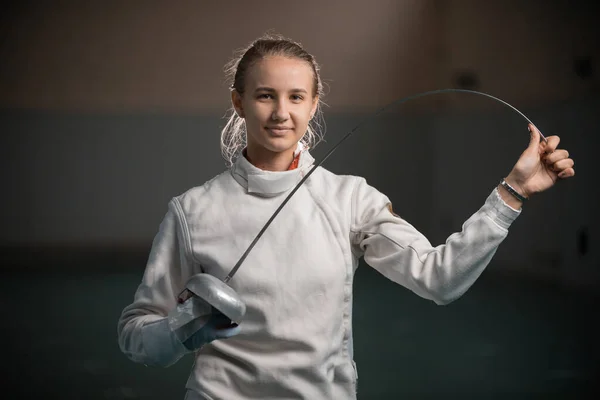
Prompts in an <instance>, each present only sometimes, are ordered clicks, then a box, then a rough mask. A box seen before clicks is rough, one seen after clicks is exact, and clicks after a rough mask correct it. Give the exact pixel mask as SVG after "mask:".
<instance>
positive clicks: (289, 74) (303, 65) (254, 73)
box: [246, 56, 314, 92]
mask: <svg viewBox="0 0 600 400" xmlns="http://www.w3.org/2000/svg"><path fill="white" fill-rule="evenodd" d="M313 79H314V78H313V71H312V68H311V67H310V65H309V64H308V63H307V62H306V61H303V60H299V59H297V58H289V57H282V56H270V57H265V58H263V59H262V60H260V61H257V62H256V63H255V64H254V65H252V66H251V67H250V69H249V70H248V74H247V75H246V85H247V87H248V89H250V90H252V89H253V88H256V87H260V86H268V87H271V88H273V89H276V90H286V89H305V90H306V91H309V92H310V91H311V90H312V87H313Z"/></svg>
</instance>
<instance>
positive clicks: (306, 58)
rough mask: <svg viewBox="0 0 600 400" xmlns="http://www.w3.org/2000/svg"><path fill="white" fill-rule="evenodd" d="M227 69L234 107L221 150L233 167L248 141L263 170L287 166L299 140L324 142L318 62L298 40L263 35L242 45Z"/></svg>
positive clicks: (310, 145) (311, 143) (251, 155)
mask: <svg viewBox="0 0 600 400" xmlns="http://www.w3.org/2000/svg"><path fill="white" fill-rule="evenodd" d="M226 71H227V75H228V78H229V82H230V85H231V98H232V104H233V107H232V109H231V110H230V113H231V115H230V117H229V121H228V123H227V125H226V126H225V128H224V129H223V131H222V132H221V151H222V154H223V157H224V158H225V160H226V162H227V164H228V165H229V166H231V165H232V164H233V163H234V162H235V159H236V158H237V157H239V156H240V154H241V152H242V150H243V149H244V148H245V147H246V146H247V152H248V154H247V157H248V158H249V159H251V160H252V162H253V163H255V162H256V163H257V164H260V165H261V168H263V169H265V170H285V169H287V167H288V166H289V164H290V162H291V160H292V159H293V158H294V157H293V154H294V150H296V143H298V142H300V143H302V145H303V148H306V149H309V148H314V147H315V146H316V145H317V144H318V143H319V142H320V140H321V138H322V134H323V132H321V129H322V126H323V125H324V124H322V123H321V120H322V114H321V107H320V105H321V98H322V97H323V86H322V83H321V76H320V74H319V65H318V64H317V62H316V60H315V58H314V57H313V56H312V55H311V54H309V53H308V52H306V51H305V50H304V49H303V48H302V46H301V45H300V44H299V43H296V42H293V41H291V40H287V39H285V38H283V37H282V36H279V35H266V36H263V37H261V38H259V39H258V40H256V41H254V42H253V43H252V44H251V45H250V46H249V47H247V48H246V49H244V50H242V52H241V53H240V54H239V55H238V56H237V57H235V58H234V59H233V60H232V61H231V62H230V63H229V64H228V66H227V69H226ZM286 146H287V147H286ZM286 163H287V165H285V164H286Z"/></svg>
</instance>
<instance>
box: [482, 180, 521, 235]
mask: <svg viewBox="0 0 600 400" xmlns="http://www.w3.org/2000/svg"><path fill="white" fill-rule="evenodd" d="M484 208H485V211H486V214H488V215H489V216H490V217H491V218H492V220H493V221H494V222H495V223H496V224H498V225H500V226H501V227H503V228H504V229H508V228H509V227H510V225H511V224H512V223H513V222H514V220H515V219H517V217H518V216H519V215H520V214H521V211H522V210H515V209H514V208H512V207H511V206H509V205H508V204H506V202H505V201H504V200H502V197H500V193H498V188H497V187H496V188H494V190H493V191H492V193H490V195H489V196H488V198H487V200H486V201H485V207H484Z"/></svg>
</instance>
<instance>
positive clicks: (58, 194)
mask: <svg viewBox="0 0 600 400" xmlns="http://www.w3.org/2000/svg"><path fill="white" fill-rule="evenodd" d="M283 4H284V3H282V2H280V1H275V0H272V1H271V0H268V1H263V2H260V4H256V3H251V2H237V3H235V4H233V3H218V2H193V1H182V2H176V3H170V2H161V1H154V0H151V1H143V2H142V1H128V2H121V1H116V0H110V1H102V2H85V3H82V2H78V1H73V0H67V1H56V2H52V1H49V2H33V1H29V2H28V1H22V2H13V3H11V4H10V5H7V6H6V7H5V9H4V12H3V13H2V14H1V15H0V33H1V34H2V40H0V58H1V59H2V60H3V62H2V63H0V158H1V160H2V161H1V162H0V167H1V170H0V178H1V179H2V182H3V194H2V196H0V207H1V211H0V223H1V224H2V228H3V229H2V230H1V233H0V244H2V245H3V246H15V245H19V246H22V245H27V246H38V247H39V246H53V247H60V246H66V247H67V248H72V247H74V246H76V247H98V248H107V247H108V248H117V247H118V248H132V247H142V248H145V247H147V246H149V243H150V241H151V239H152V236H153V235H154V232H156V229H157V227H158V224H159V222H160V220H161V218H162V216H163V214H164V212H165V211H166V204H167V201H168V200H169V198H170V197H172V196H174V195H177V194H179V193H181V192H183V191H185V190H187V189H188V188H190V187H192V186H195V185H199V184H202V183H203V182H204V181H206V180H207V179H210V178H211V177H213V176H214V175H216V174H218V173H220V172H221V171H222V170H223V168H224V164H223V163H222V161H221V159H220V157H219V150H218V132H219V129H220V127H221V126H222V124H223V122H224V121H223V120H222V119H221V116H222V115H223V113H224V111H225V109H226V108H227V107H228V93H227V89H226V87H225V84H224V82H223V78H222V67H223V65H224V64H225V63H226V62H227V61H228V60H229V59H230V57H231V55H232V53H233V51H234V49H237V48H240V47H242V46H244V45H245V44H246V43H248V42H249V41H250V40H252V39H254V38H255V37H256V36H258V35H260V34H261V33H263V32H265V31H267V30H269V29H274V30H276V31H279V32H281V33H283V34H285V35H288V36H290V37H292V38H294V39H296V40H298V41H300V42H302V43H303V44H304V45H305V46H306V47H307V49H308V50H309V51H311V52H313V53H314V54H315V55H316V57H317V60H319V61H320V62H321V64H322V77H323V79H324V81H325V82H326V83H327V85H328V87H329V88H330V90H329V92H328V95H327V97H326V99H325V100H326V101H327V103H328V105H329V107H328V108H327V109H326V118H327V122H328V135H327V139H328V142H327V143H325V144H321V145H320V146H319V147H318V148H317V149H316V150H315V153H314V154H315V156H317V159H319V157H320V156H322V155H323V153H324V151H325V150H326V149H328V148H329V146H331V145H333V144H334V143H335V142H336V140H337V139H339V138H340V137H341V136H342V135H343V134H344V133H345V132H346V131H347V130H348V129H350V128H351V127H353V126H354V124H355V123H357V122H358V121H360V120H361V119H362V118H363V117H365V116H368V115H369V113H370V112H371V111H373V110H375V109H377V108H378V107H381V106H382V105H384V104H386V103H388V102H389V101H392V100H393V99H396V98H398V97H401V96H403V95H408V94H413V93H416V92H419V91H425V90H431V89H438V88H443V87H450V86H454V87H455V86H457V85H460V84H461V83H460V80H458V79H457V78H458V77H460V76H464V75H465V74H466V75H467V76H471V77H473V78H474V81H473V82H472V84H473V87H474V88H476V89H479V90H482V91H484V92H487V93H490V94H493V95H496V96H499V97H501V98H502V99H504V100H506V101H509V102H510V103H513V104H514V105H516V106H517V107H519V108H522V109H523V111H526V113H527V114H528V115H529V116H530V117H531V118H532V119H533V120H534V122H536V123H537V124H538V125H539V126H540V127H541V128H542V130H543V131H544V132H545V133H546V134H548V135H550V134H558V135H560V136H561V137H562V138H563V145H564V147H566V148H568V149H569V150H570V151H571V153H572V154H573V157H574V158H575V161H576V167H577V176H576V177H575V178H574V179H572V180H570V181H568V182H563V183H561V184H560V185H558V187H556V188H554V189H552V190H551V191H549V192H548V193H545V194H543V195H541V196H539V197H537V198H534V199H533V200H532V201H531V202H530V203H528V204H527V205H526V208H525V210H524V213H523V216H522V218H520V219H519V220H518V222H517V223H516V224H515V225H514V226H513V228H512V229H511V235H510V236H509V238H508V240H507V241H506V243H505V244H504V245H503V246H502V247H501V249H500V251H499V253H498V255H497V257H496V260H497V261H498V263H499V264H502V268H503V269H505V270H506V271H519V272H520V273H526V272H528V273H529V272H530V273H531V274H532V275H533V276H537V277H540V276H548V277H550V278H552V279H555V278H559V279H563V280H572V281H576V282H584V283H587V282H596V281H597V276H598V274H597V272H596V271H597V270H598V269H599V268H598V264H599V263H600V261H599V256H598V250H597V248H598V244H599V240H600V239H599V236H600V235H599V234H598V229H597V226H598V211H597V208H596V205H597V204H598V201H597V198H598V197H597V194H596V191H597V190H596V188H597V184H598V182H599V180H598V173H597V170H598V168H597V167H596V165H595V163H594V162H593V160H594V154H593V152H594V150H595V146H596V145H597V142H598V139H597V135H596V132H598V127H599V125H600V122H599V118H598V116H597V110H598V109H600V108H599V105H600V103H599V98H600V94H599V93H600V91H599V90H598V89H599V87H600V76H599V74H598V71H597V62H598V58H599V57H600V35H599V34H598V25H597V21H596V16H597V15H598V8H599V4H600V3H598V2H586V1H567V0H554V1H542V0H532V1H528V2H523V1H517V0H510V1H503V2H482V1H477V0H448V1H435V0H420V1H416V0H404V1H391V0H378V1H376V2H363V1H359V0H351V1H341V0H334V1H329V2H320V1H317V0H307V1H305V2H301V3H298V2H295V3H294V2H286V3H285V7H284V6H283ZM249 15H252V16H253V17H252V19H248V18H247V16H249ZM290 16H294V18H289V17H290ZM586 65H587V67H586ZM586 68H587V69H586ZM463 84H465V82H463ZM466 85H467V86H469V84H468V82H467V83H466ZM526 145H527V131H526V129H525V124H524V122H523V121H522V120H521V119H519V117H518V116H517V115H516V114H514V113H513V112H511V111H510V110H508V109H507V108H505V107H502V106H499V105H498V104H495V103H493V102H491V101H490V100H488V99H483V98H480V97H478V96H469V95H443V96H437V97H435V98H426V99H422V100H419V101H416V102H414V103H409V104H407V105H405V106H403V108H401V109H393V110H390V112H388V113H385V115H382V116H380V117H379V118H378V119H376V120H374V121H373V122H372V123H370V124H369V125H368V126H367V127H365V128H363V129H362V130H361V131H359V132H357V135H356V136H355V137H353V138H352V139H351V140H350V141H348V142H347V143H346V144H344V146H343V147H342V148H341V149H340V150H339V151H338V152H336V153H335V154H334V156H333V157H332V158H331V159H330V160H329V161H328V162H327V164H326V166H327V167H328V168H330V169H331V170H333V171H334V172H338V173H350V174H357V175H362V176H365V177H366V178H367V179H368V180H369V181H370V182H371V183H372V184H373V185H374V186H376V187H378V188H380V189H381V190H382V191H383V192H385V193H387V194H388V195H389V196H390V197H391V198H392V200H393V202H394V207H395V208H396V210H397V212H398V213H400V214H401V215H402V216H404V217H405V218H406V219H408V220H409V221H411V222H412V223H413V224H414V225H415V226H417V227H418V228H419V229H420V230H421V231H423V233H425V234H426V235H427V236H428V237H430V238H431V241H432V242H434V243H436V244H437V243H441V242H443V241H444V239H445V238H446V237H447V236H448V235H449V234H450V233H451V232H453V231H455V230H457V229H460V225H461V223H462V221H464V220H465V219H466V218H468V216H469V215H470V214H471V213H473V212H474V211H475V210H476V209H477V208H478V207H479V206H480V205H481V204H482V202H483V201H484V199H485V196H486V195H487V194H488V193H489V192H490V191H491V189H492V188H493V187H494V186H495V185H496V183H497V181H498V180H499V179H500V178H501V177H502V176H504V175H506V174H507V173H508V172H509V171H510V168H511V166H512V165H513V163H514V162H515V160H516V159H517V157H518V156H519V154H520V153H521V151H522V150H523V148H524V147H525V146H526ZM585 243H587V246H582V244H585Z"/></svg>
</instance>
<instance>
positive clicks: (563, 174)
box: [558, 168, 575, 179]
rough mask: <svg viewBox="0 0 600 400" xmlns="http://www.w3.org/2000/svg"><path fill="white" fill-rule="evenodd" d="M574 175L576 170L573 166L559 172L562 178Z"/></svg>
mask: <svg viewBox="0 0 600 400" xmlns="http://www.w3.org/2000/svg"><path fill="white" fill-rule="evenodd" d="M572 176H575V170H574V169H573V168H567V169H565V170H564V171H561V172H560V173H559V174H558V177H559V178H560V179H565V178H570V177H572Z"/></svg>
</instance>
